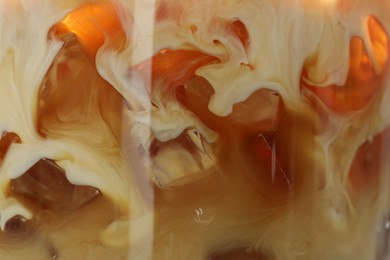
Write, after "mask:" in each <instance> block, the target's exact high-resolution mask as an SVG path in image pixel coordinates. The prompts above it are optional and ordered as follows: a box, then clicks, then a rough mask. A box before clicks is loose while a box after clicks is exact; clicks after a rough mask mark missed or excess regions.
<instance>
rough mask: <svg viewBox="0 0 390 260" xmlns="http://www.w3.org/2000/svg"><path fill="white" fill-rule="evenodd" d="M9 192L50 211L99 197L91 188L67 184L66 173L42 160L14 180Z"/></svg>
mask: <svg viewBox="0 0 390 260" xmlns="http://www.w3.org/2000/svg"><path fill="white" fill-rule="evenodd" d="M11 190H12V191H13V192H15V193H16V194H17V195H20V196H22V197H24V198H27V199H28V200H31V201H33V202H35V203H38V204H40V205H41V206H43V207H45V208H51V209H53V208H60V209H77V208H79V207H81V206H83V205H84V204H86V203H88V202H89V201H91V200H93V199H95V198H96V197H97V196H98V195H99V194H100V192H99V191H98V190H97V189H95V188H93V187H90V186H76V185H74V184H72V183H70V182H69V181H68V179H67V178H66V175H65V171H64V170H63V169H62V168H60V167H59V166H57V165H56V164H55V162H53V161H51V160H49V159H41V160H40V161H38V162H37V163H36V164H35V165H33V166H32V167H31V168H30V169H29V170H28V171H27V172H26V173H25V174H23V175H22V176H21V177H19V178H16V179H13V180H12V181H11Z"/></svg>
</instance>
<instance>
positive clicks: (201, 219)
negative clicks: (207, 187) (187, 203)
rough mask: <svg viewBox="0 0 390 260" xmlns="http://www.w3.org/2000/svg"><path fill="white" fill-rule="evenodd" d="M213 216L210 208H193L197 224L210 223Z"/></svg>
mask: <svg viewBox="0 0 390 260" xmlns="http://www.w3.org/2000/svg"><path fill="white" fill-rule="evenodd" d="M214 217H215V213H214V211H213V210H212V209H207V210H206V209H203V208H196V209H195V217H194V220H195V222H196V223H199V224H205V225H208V224H210V223H211V222H212V221H213V220H214Z"/></svg>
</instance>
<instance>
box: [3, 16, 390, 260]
mask: <svg viewBox="0 0 390 260" xmlns="http://www.w3.org/2000/svg"><path fill="white" fill-rule="evenodd" d="M232 28H233V29H232V30H234V31H235V32H236V33H237V34H238V36H239V37H240V40H241V41H242V43H243V44H244V45H245V44H247V43H246V42H247V41H248V35H247V32H246V31H245V28H244V25H243V24H241V23H239V22H235V23H233V24H232ZM61 40H62V41H64V46H63V48H62V49H61V50H60V52H59V53H58V55H57V57H56V59H55V61H54V63H53V65H52V66H51V68H50V70H49V71H48V73H47V76H46V78H45V80H44V82H43V84H42V86H41V89H40V92H39V98H38V101H37V113H36V115H37V116H36V128H37V132H38V133H39V134H40V135H41V137H42V138H43V139H45V140H62V139H64V138H65V139H71V140H72V142H74V143H75V144H82V145H83V147H84V146H86V147H88V149H91V150H93V149H99V148H100V147H105V146H110V147H112V149H111V150H110V151H111V153H110V154H107V157H106V158H105V159H106V160H107V161H110V160H118V159H119V160H123V161H127V162H128V163H129V164H136V162H133V161H132V160H134V158H131V157H130V158H129V157H126V156H127V155H126V153H124V152H123V151H125V150H126V149H127V148H128V147H129V146H130V147H131V144H130V143H128V142H131V138H132V137H131V136H127V137H126V136H125V137H124V135H126V132H125V133H123V129H124V128H125V127H124V121H123V118H124V114H125V111H127V110H129V109H130V110H131V107H129V104H128V103H126V100H125V99H124V98H123V97H122V96H121V95H120V94H119V93H118V91H116V90H115V88H114V86H112V85H110V84H109V83H108V82H107V81H106V80H104V79H103V78H102V77H101V76H100V75H99V73H98V71H97V69H96V64H95V63H94V61H93V59H91V57H90V56H88V54H87V52H86V51H85V49H84V47H83V46H82V45H81V44H80V42H79V41H78V39H77V37H75V36H74V35H73V34H71V33H70V34H69V33H68V34H65V35H62V38H61ZM356 41H358V40H354V41H352V43H351V45H352V46H355V45H359V44H360V43H359V42H358V43H356ZM355 47H356V46H355ZM355 47H353V48H351V49H352V52H353V50H354V48H355ZM356 48H358V47H356ZM359 50H360V49H359ZM352 54H353V53H351V56H353V55H352ZM189 61H191V62H189ZM216 62H218V61H217V60H216V59H215V58H213V57H211V56H209V55H206V54H203V53H200V52H197V51H187V50H163V51H160V52H158V53H157V54H156V55H155V56H154V57H152V58H151V59H150V60H148V61H145V63H143V64H140V65H138V66H136V67H134V68H131V69H133V70H139V71H142V70H143V69H144V68H150V69H151V72H152V75H151V78H152V79H151V81H152V83H151V85H152V89H151V91H152V92H153V91H157V90H156V89H157V86H160V85H161V82H162V81H163V84H162V85H164V86H165V89H163V90H161V89H159V90H158V91H161V95H163V96H165V97H166V100H170V101H171V102H174V103H175V104H177V105H178V106H181V107H183V108H185V109H186V110H188V111H190V112H191V113H193V114H194V115H195V116H196V118H198V119H199V120H200V121H201V122H202V123H203V124H204V125H205V126H206V127H208V128H209V129H211V130H213V131H214V132H216V133H217V134H218V139H217V141H215V142H213V143H211V144H208V145H209V146H210V149H211V152H212V154H213V156H214V157H213V159H212V160H213V163H214V164H213V165H212V166H211V167H205V166H204V163H203V161H202V157H200V155H199V151H198V148H197V146H196V144H194V143H193V142H192V140H191V139H190V138H188V136H186V134H182V135H180V136H179V137H177V138H175V139H173V140H170V141H168V142H164V141H160V140H157V139H154V140H153V142H152V144H151V146H150V150H149V151H146V152H147V153H148V156H149V160H150V164H151V165H153V162H154V160H157V158H158V156H159V155H160V154H161V153H162V151H163V150H164V149H165V148H166V147H168V146H169V147H171V146H172V145H177V146H179V147H183V148H184V149H185V150H186V151H188V152H189V153H190V154H191V155H192V156H193V160H194V161H195V164H198V165H199V168H200V169H201V170H200V171H198V172H192V173H190V172H189V173H188V174H187V173H184V174H183V176H184V177H180V178H178V179H175V178H172V179H169V180H168V181H166V182H165V183H162V182H159V181H158V180H159V176H152V177H154V178H149V176H148V177H135V178H133V179H131V180H133V181H134V182H135V183H133V185H135V186H138V187H139V190H140V193H141V194H146V193H148V192H151V193H152V194H148V195H147V196H149V197H150V199H149V200H148V201H149V202H150V204H151V208H150V209H149V210H150V211H151V212H152V214H153V221H152V222H151V223H150V224H151V225H152V229H151V230H152V232H151V234H149V235H150V237H152V238H151V239H150V241H151V245H149V246H146V245H144V244H142V243H141V246H140V244H136V245H137V246H132V243H133V241H132V240H131V235H130V233H131V231H130V230H126V229H124V230H116V231H115V232H118V233H117V235H116V236H115V235H114V236H112V238H111V239H113V240H115V239H118V240H120V241H122V242H121V243H116V242H115V241H112V244H113V245H112V244H110V243H106V242H105V241H104V239H101V237H102V233H103V232H104V231H105V230H106V228H107V227H108V226H109V225H110V224H111V223H113V222H115V221H116V220H118V219H121V220H128V221H130V222H131V221H133V219H131V217H130V216H131V211H132V205H131V204H129V205H125V206H124V205H118V204H116V201H115V200H113V199H112V198H110V197H109V196H108V195H107V194H108V193H107V192H106V191H104V190H99V189H98V188H96V187H92V186H88V185H78V184H74V183H72V182H71V181H69V180H68V179H67V178H66V172H65V170H64V169H62V168H61V167H60V166H59V165H57V163H56V161H55V160H53V158H42V159H41V160H40V161H39V162H38V163H36V164H35V165H33V166H32V167H31V168H30V169H29V170H28V171H27V172H26V173H25V174H24V175H22V176H21V177H19V178H16V179H13V180H12V181H11V183H10V186H9V196H13V197H15V198H17V199H18V200H19V201H21V202H22V203H23V205H25V206H26V207H27V208H29V209H30V210H31V211H32V212H33V215H34V217H33V219H29V220H27V219H24V218H22V217H18V216H16V217H14V218H12V219H10V220H9V221H8V222H7V224H6V228H5V232H3V233H1V235H0V246H1V247H2V248H7V250H6V251H4V252H5V253H4V256H5V257H6V258H7V257H9V258H10V259H24V258H25V257H26V256H27V255H33V256H34V257H33V258H30V259H127V257H128V256H129V255H133V256H137V255H138V256H139V257H142V256H143V255H144V253H145V252H143V251H142V250H143V249H142V248H143V247H145V248H147V249H145V250H150V251H151V252H149V253H150V255H149V256H151V258H153V259H212V260H234V259H236V260H237V259H262V260H268V259H282V258H281V257H288V255H283V253H280V252H281V251H282V250H285V252H290V253H291V252H292V253H294V254H296V255H299V254H301V256H302V258H300V259H314V258H312V257H316V256H317V251H316V250H312V248H316V247H319V248H320V249H318V251H321V252H322V254H325V256H328V257H331V256H332V254H331V253H329V251H332V249H335V248H337V247H342V246H340V245H339V243H341V241H343V240H345V239H348V238H350V236H352V235H353V232H351V233H349V232H345V233H343V232H340V233H341V234H336V235H334V234H332V232H329V233H327V232H326V229H327V225H329V226H331V223H329V222H331V221H329V220H328V219H326V218H324V217H323V216H322V212H319V211H318V208H317V203H318V202H319V201H321V196H322V194H323V190H325V189H326V188H328V187H326V180H325V179H324V178H325V177H324V176H325V174H324V171H325V170H326V169H325V162H324V150H323V147H322V146H321V144H320V142H318V139H317V137H318V135H320V134H321V133H322V131H325V129H326V127H327V124H328V120H329V115H326V114H325V113H326V111H327V110H326V109H324V108H323V107H324V106H323V104H324V103H325V104H327V102H328V101H327V100H326V99H323V100H321V99H320V98H318V96H320V97H321V93H316V91H312V92H305V89H306V90H307V89H311V88H313V87H312V86H304V84H303V87H302V88H303V90H302V92H303V93H306V94H305V95H306V96H305V97H304V98H306V99H307V104H308V106H309V107H311V108H312V111H310V112H307V111H297V110H296V109H294V108H291V107H288V106H287V105H286V104H285V103H284V102H283V99H282V97H281V96H280V95H279V94H278V93H276V92H275V91H272V90H269V89H262V90H259V91H256V92H255V93H253V94H252V95H251V96H250V97H249V98H248V99H247V100H245V101H243V102H239V103H237V104H236V105H235V106H234V107H233V112H232V113H231V114H230V115H228V116H225V117H221V116H217V115H215V114H213V113H211V112H210V111H209V109H208V103H209V101H210V98H211V97H212V95H213V88H212V86H211V85H210V83H209V82H207V80H205V79H204V78H202V77H199V76H195V70H196V69H197V68H199V67H201V66H204V65H207V64H212V63H216ZM187 63H191V65H192V66H190V67H188V66H183V64H187ZM145 64H149V65H150V67H148V66H145ZM351 66H353V65H351ZM351 71H352V72H353V69H351ZM302 74H303V77H304V76H305V72H304V71H303V72H302ZM355 76H356V75H355ZM381 77H382V75H379V76H373V77H372V78H369V79H368V80H367V82H365V83H367V84H372V85H373V86H374V88H375V89H376V90H377V92H378V93H379V94H380V93H381V91H382V90H381V89H382V87H380V86H379V87H375V86H376V85H380V84H381V80H382V79H381ZM359 80H362V79H360V78H359V79H355V78H354V74H353V73H351V75H350V77H349V80H348V83H347V84H350V85H351V86H352V85H353V84H355V83H356V82H357V81H359ZM356 84H357V83H356ZM154 88H156V89H154ZM335 91H336V90H335ZM316 94H317V95H318V96H316ZM379 94H375V93H374V94H372V93H371V92H370V93H369V94H364V98H362V100H366V99H370V101H369V102H367V103H364V104H363V105H362V104H360V103H354V104H351V105H347V106H346V107H343V108H340V107H339V105H340V104H338V103H337V104H331V102H330V101H329V103H328V105H329V104H330V105H329V106H332V105H334V106H335V107H333V108H332V109H334V110H335V111H337V112H338V113H344V112H350V111H352V110H357V109H360V108H361V107H362V106H375V105H374V103H375V102H374V101H372V100H375V98H377V96H376V95H379ZM330 95H333V94H330ZM340 95H341V96H343V95H348V93H342V94H340ZM340 95H338V96H340ZM324 96H326V95H324ZM356 100H358V99H356ZM359 100H360V99H359ZM359 100H358V101H359ZM341 103H342V102H341ZM324 110H325V112H324ZM154 123H155V122H153V118H152V121H151V124H152V125H153V124H154ZM102 129H104V130H102ZM351 132H353V131H351ZM107 135H109V136H108V137H107ZM91 136H92V138H91ZM107 140H108V141H109V142H108V141H107ZM201 140H202V142H205V140H204V139H201ZM106 141H107V142H108V144H107V143H106ZM14 143H23V140H21V139H20V138H19V137H18V136H17V135H16V134H14V133H5V134H4V136H3V139H2V143H0V148H1V151H0V154H1V156H2V157H5V156H7V150H8V149H10V147H12V145H13V144H14ZM345 145H348V143H346V144H345ZM343 149H344V147H342V145H341V147H340V152H341V153H342V152H343V151H344V150H343ZM389 155H390V130H389V129H386V130H384V131H383V132H382V133H380V134H378V135H376V136H374V137H373V139H372V140H371V141H367V142H366V143H364V144H362V145H361V146H360V148H359V149H358V150H357V152H356V154H355V156H354V159H353V162H352V164H351V167H350V169H349V173H348V178H347V180H346V183H345V185H346V186H347V189H346V190H347V191H348V192H350V194H351V198H352V199H353V201H352V204H354V205H355V206H356V211H357V212H356V215H359V214H361V213H362V212H364V211H365V210H367V207H366V206H367V205H369V204H370V201H375V198H376V197H378V196H379V195H378V194H379V193H380V191H381V189H382V187H381V182H383V181H388V177H386V176H384V173H385V171H386V170H388V169H389V168H390V165H389V161H388V159H386V158H388V156H389ZM96 163H97V162H96ZM99 163H100V162H99ZM103 163H104V162H103ZM170 163H172V164H175V163H178V162H177V161H173V160H172V162H170ZM128 174H135V175H140V174H144V173H142V172H129V173H128ZM145 179H146V180H145ZM156 180H157V181H156ZM129 187H130V186H129ZM144 187H149V188H150V189H148V188H144ZM336 189H337V187H336ZM106 195H107V196H106ZM367 201H369V202H367ZM140 218H142V215H141V216H140ZM368 219H369V221H372V222H371V223H369V226H370V227H367V228H366V227H365V228H363V229H362V231H361V233H359V234H367V236H368V237H371V238H374V237H375V227H373V226H375V222H374V219H375V218H373V219H371V218H370V217H368ZM350 224H351V225H352V226H353V225H356V226H357V225H359V224H361V223H359V219H358V218H356V219H355V218H351V223H350ZM362 225H364V224H362ZM126 227H127V226H126ZM359 230H360V229H359ZM115 232H114V233H115ZM318 233H323V236H321V237H319V236H318ZM333 235H334V236H335V237H337V238H334V237H333ZM302 236H303V237H305V236H306V237H305V238H303V239H299V241H300V242H299V243H295V242H294V241H295V240H296V237H302ZM123 241H124V242H123ZM302 241H305V242H304V243H303V242H302ZM311 241H314V242H313V244H311ZM145 243H146V242H145ZM316 243H318V244H316ZM320 243H323V244H320ZM357 246H361V245H359V244H358V243H357ZM321 247H323V248H321ZM193 248H196V249H199V250H193ZM345 248H346V249H345V250H344V249H343V250H340V251H341V252H342V253H341V257H345V256H348V250H350V249H351V248H353V247H351V248H349V247H347V246H346V247H345ZM278 250H281V251H280V252H279V251H278ZM194 251H196V252H194ZM345 251H346V252H347V253H345ZM335 252H337V250H336V251H335ZM327 253H329V254H328V255H326V254H327ZM335 257H337V255H336V253H335ZM139 259H142V258H139ZM284 259H287V258H284ZM334 259H336V258H334ZM340 259H341V258H340ZM343 259H344V258H343Z"/></svg>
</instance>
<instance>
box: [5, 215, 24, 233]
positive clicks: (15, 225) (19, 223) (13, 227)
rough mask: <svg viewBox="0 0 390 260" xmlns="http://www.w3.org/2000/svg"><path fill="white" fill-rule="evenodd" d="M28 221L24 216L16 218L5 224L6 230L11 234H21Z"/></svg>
mask: <svg viewBox="0 0 390 260" xmlns="http://www.w3.org/2000/svg"><path fill="white" fill-rule="evenodd" d="M26 222H27V220H26V219H25V218H24V217H22V216H19V215H18V216H14V217H12V218H10V219H9V220H8V221H7V223H6V224H5V230H6V232H7V233H9V234H19V233H21V232H22V231H24V230H25V226H26Z"/></svg>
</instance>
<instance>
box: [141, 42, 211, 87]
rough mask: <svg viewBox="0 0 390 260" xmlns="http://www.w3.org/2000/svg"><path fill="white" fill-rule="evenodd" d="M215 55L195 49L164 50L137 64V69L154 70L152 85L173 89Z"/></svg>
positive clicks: (209, 61)
mask: <svg viewBox="0 0 390 260" xmlns="http://www.w3.org/2000/svg"><path fill="white" fill-rule="evenodd" d="M216 60H217V59H216V58H215V57H212V56H209V55H207V54H204V53H201V52H199V51H194V50H168V49H166V50H162V51H159V52H158V53H157V54H156V55H155V56H153V58H151V59H150V60H147V61H145V62H143V63H141V64H139V65H137V66H136V69H137V70H141V71H142V70H143V71H146V72H148V71H149V70H151V72H152V79H153V82H152V85H153V86H154V87H164V88H166V89H169V90H172V88H173V87H177V86H179V85H182V84H184V83H185V82H187V81H188V80H189V79H190V78H192V77H193V76H194V75H195V71H196V69H198V68H199V67H201V66H204V65H206V64H209V63H211V62H215V61H216Z"/></svg>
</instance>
